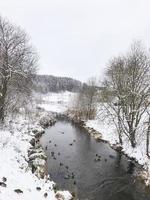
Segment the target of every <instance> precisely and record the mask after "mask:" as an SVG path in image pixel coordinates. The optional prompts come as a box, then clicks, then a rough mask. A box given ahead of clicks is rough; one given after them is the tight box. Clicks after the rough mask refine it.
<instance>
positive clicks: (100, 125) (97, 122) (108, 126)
mask: <svg viewBox="0 0 150 200" xmlns="http://www.w3.org/2000/svg"><path fill="white" fill-rule="evenodd" d="M98 109H99V110H98V111H97V115H96V118H95V119H94V120H88V121H87V122H86V126H87V127H90V128H94V129H95V130H96V131H98V132H99V133H101V135H102V139H103V140H105V141H108V142H109V143H110V144H111V145H112V146H114V145H115V146H117V145H118V144H119V139H118V134H117V130H116V127H115V125H114V123H113V122H112V121H111V120H108V119H103V117H101V115H100V113H101V111H100V109H101V107H100V106H99V108H98ZM143 131H144V126H143V127H140V130H137V135H136V142H137V144H136V147H135V148H132V146H131V144H130V141H129V139H128V138H127V137H126V136H123V138H122V139H123V145H122V151H123V152H124V153H125V154H127V155H128V156H129V157H130V158H134V159H136V161H138V163H139V164H141V165H142V166H143V167H144V169H145V170H146V171H145V172H144V173H146V175H145V174H144V176H145V179H146V180H145V183H146V184H147V185H150V159H149V158H148V156H147V155H146V134H143Z"/></svg>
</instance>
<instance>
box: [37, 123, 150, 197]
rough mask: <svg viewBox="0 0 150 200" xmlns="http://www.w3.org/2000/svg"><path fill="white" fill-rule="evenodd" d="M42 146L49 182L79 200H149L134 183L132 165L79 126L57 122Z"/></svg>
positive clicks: (43, 137)
mask: <svg viewBox="0 0 150 200" xmlns="http://www.w3.org/2000/svg"><path fill="white" fill-rule="evenodd" d="M108 131H109V130H108ZM41 144H42V146H43V148H45V152H46V154H47V156H48V172H49V173H50V175H51V177H52V179H53V180H54V181H55V182H56V183H57V184H58V186H59V188H61V189H66V190H70V191H74V192H76V193H77V195H78V198H79V199H80V200H88V199H89V200H150V193H149V192H146V191H145V190H144V188H142V184H140V183H137V181H136V182H135V180H134V176H133V174H134V172H135V165H134V163H132V162H131V161H129V160H128V159H127V158H126V157H125V156H121V155H120V154H119V153H118V152H116V151H115V150H113V149H111V148H110V147H109V145H108V144H106V143H103V142H96V141H95V139H93V138H92V137H90V136H89V135H88V134H87V133H86V131H85V130H83V129H81V128H79V127H78V126H75V125H73V124H71V123H70V122H68V121H63V120H61V121H58V122H57V123H56V124H55V125H54V126H53V127H51V128H48V129H47V130H46V133H45V134H44V135H43V136H42V138H41ZM98 160H100V161H98Z"/></svg>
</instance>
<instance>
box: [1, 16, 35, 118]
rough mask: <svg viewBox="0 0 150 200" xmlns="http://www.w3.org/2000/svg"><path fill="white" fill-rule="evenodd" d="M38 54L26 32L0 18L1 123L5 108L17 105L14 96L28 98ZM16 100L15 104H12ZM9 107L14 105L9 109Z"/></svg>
mask: <svg viewBox="0 0 150 200" xmlns="http://www.w3.org/2000/svg"><path fill="white" fill-rule="evenodd" d="M36 63H37V55H36V53H35V51H34V50H33V48H32V47H31V45H30V41H29V39H28V37H27V35H26V33H25V32H24V31H23V30H21V29H20V27H17V26H15V25H13V24H11V23H10V22H9V21H8V20H6V19H3V18H2V17H0V120H1V121H3V120H4V117H5V114H6V111H7V108H8V107H9V108H10V107H14V104H15V105H16V104H19V102H18V99H16V98H15V97H18V96H20V97H21V94H23V96H26V95H28V96H30V94H31V85H32V77H33V76H34V74H35V72H36ZM15 101H16V102H15ZM11 104H12V105H13V106H11Z"/></svg>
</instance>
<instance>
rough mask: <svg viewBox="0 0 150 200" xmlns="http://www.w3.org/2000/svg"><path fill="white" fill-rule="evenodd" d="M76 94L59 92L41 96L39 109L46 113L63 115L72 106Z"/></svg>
mask: <svg viewBox="0 0 150 200" xmlns="http://www.w3.org/2000/svg"><path fill="white" fill-rule="evenodd" d="M75 96H76V93H73V92H67V91H66V92H61V93H49V94H45V95H44V94H43V95H41V103H40V104H39V106H40V107H42V108H44V109H45V110H47V111H51V112H57V113H63V112H65V111H66V110H67V109H69V108H70V106H72V104H73V102H74V98H75Z"/></svg>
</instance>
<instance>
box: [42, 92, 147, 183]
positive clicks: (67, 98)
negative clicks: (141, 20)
mask: <svg viewBox="0 0 150 200" xmlns="http://www.w3.org/2000/svg"><path fill="white" fill-rule="evenodd" d="M75 96H76V94H74V93H68V92H65V93H58V94H57V93H56V94H51V95H47V96H45V97H44V100H46V101H45V102H43V103H42V104H41V105H40V106H41V107H42V108H45V109H46V110H49V111H51V110H52V111H53V110H55V111H57V112H58V113H64V112H66V111H67V109H68V108H70V107H71V105H72V103H73V99H74V98H75ZM56 108H57V109H56ZM58 108H59V109H58ZM99 109H100V107H99ZM85 124H86V127H87V128H90V129H94V130H95V131H96V137H97V136H98V138H99V137H101V139H103V140H105V141H107V142H109V143H110V145H111V146H113V147H118V143H119V141H118V135H117V132H116V128H115V126H114V124H113V123H112V122H111V121H110V120H109V121H108V120H104V119H102V118H101V117H100V111H98V112H97V115H96V118H95V119H94V120H89V121H87V122H85ZM98 133H100V134H98ZM145 143H146V138H144V137H143V136H142V134H141V133H140V131H139V134H138V137H137V146H136V148H132V147H131V145H130V143H129V140H128V138H127V137H124V138H123V146H122V152H124V153H125V154H126V155H128V156H129V157H130V158H134V159H135V160H136V161H137V162H138V163H139V164H140V165H142V166H143V168H144V169H145V170H144V171H143V172H141V174H140V176H142V178H143V179H144V182H145V184H146V185H150V159H149V158H148V157H147V155H146V153H145V152H146V145H145Z"/></svg>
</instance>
